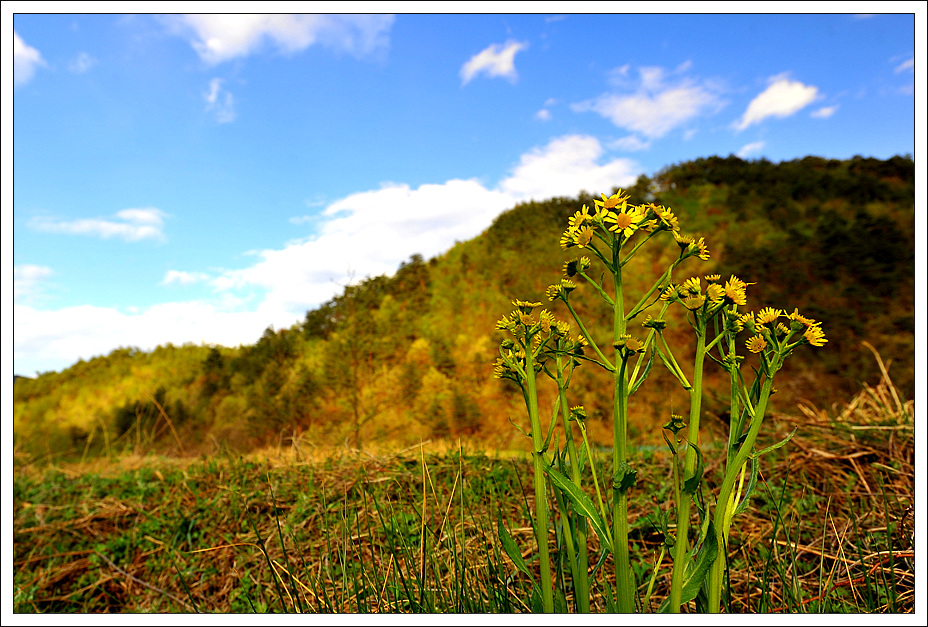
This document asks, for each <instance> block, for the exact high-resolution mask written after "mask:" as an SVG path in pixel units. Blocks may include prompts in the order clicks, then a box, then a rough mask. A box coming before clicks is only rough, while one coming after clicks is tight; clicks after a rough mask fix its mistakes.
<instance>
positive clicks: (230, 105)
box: [203, 78, 235, 124]
mask: <svg viewBox="0 0 928 627" xmlns="http://www.w3.org/2000/svg"><path fill="white" fill-rule="evenodd" d="M222 83H223V80H222V79H221V78H214V79H213V80H211V81H210V82H209V91H207V92H205V93H204V94H203V99H204V100H205V101H206V110H207V111H210V112H212V113H213V114H214V115H215V116H216V121H217V122H219V123H220V124H228V123H229V122H233V121H234V120H235V97H234V96H233V95H232V94H231V92H229V91H227V90H226V89H225V88H224V87H223V86H222Z"/></svg>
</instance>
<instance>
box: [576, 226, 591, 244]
mask: <svg viewBox="0 0 928 627" xmlns="http://www.w3.org/2000/svg"><path fill="white" fill-rule="evenodd" d="M592 240H593V229H591V228H590V227H588V226H581V227H580V228H579V229H578V230H577V232H576V234H575V235H574V242H575V243H576V244H577V246H579V247H580V248H583V247H585V246H587V245H588V244H589V243H590V242H591V241H592Z"/></svg>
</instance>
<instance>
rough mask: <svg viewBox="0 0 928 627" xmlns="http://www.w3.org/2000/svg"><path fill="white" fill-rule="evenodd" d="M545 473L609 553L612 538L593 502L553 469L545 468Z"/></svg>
mask: <svg viewBox="0 0 928 627" xmlns="http://www.w3.org/2000/svg"><path fill="white" fill-rule="evenodd" d="M545 472H546V473H547V474H548V476H549V477H550V478H551V483H552V484H553V485H554V486H555V487H556V488H558V489H559V490H560V491H561V492H563V493H564V494H566V495H567V498H569V499H570V502H571V504H572V505H573V506H574V511H576V512H577V513H578V514H580V515H581V516H586V517H587V518H589V520H590V523H592V525H593V529H594V530H595V531H596V535H597V536H599V541H600V543H601V544H602V545H603V546H604V547H606V548H607V549H609V552H610V553H611V552H612V536H611V535H610V534H609V531H608V529H607V527H606V523H605V522H604V521H603V518H602V516H600V515H599V512H598V511H597V510H596V506H595V505H593V500H592V499H591V498H590V497H589V496H587V495H586V493H585V492H583V491H582V490H581V489H580V488H578V487H577V486H576V485H574V483H573V482H572V481H571V480H570V479H568V478H567V477H565V476H564V475H563V474H561V473H560V472H558V471H557V470H556V469H555V468H553V467H551V466H548V467H547V468H545Z"/></svg>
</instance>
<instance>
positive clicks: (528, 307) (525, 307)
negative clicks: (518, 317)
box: [512, 300, 541, 313]
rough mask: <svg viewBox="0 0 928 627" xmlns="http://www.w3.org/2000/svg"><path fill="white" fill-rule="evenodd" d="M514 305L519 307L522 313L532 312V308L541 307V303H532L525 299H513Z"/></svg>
mask: <svg viewBox="0 0 928 627" xmlns="http://www.w3.org/2000/svg"><path fill="white" fill-rule="evenodd" d="M512 306H513V307H515V308H517V309H518V310H519V311H521V312H522V313H532V309H534V308H535V307H541V303H530V302H528V301H524V300H514V301H512Z"/></svg>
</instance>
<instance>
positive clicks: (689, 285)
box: [682, 276, 702, 296]
mask: <svg viewBox="0 0 928 627" xmlns="http://www.w3.org/2000/svg"><path fill="white" fill-rule="evenodd" d="M682 289H684V290H686V291H687V292H689V293H690V294H692V295H694V296H695V295H696V294H699V293H701V292H702V284H701V283H700V282H699V277H698V276H694V277H690V278H688V279H687V280H686V281H684V282H683V286H682Z"/></svg>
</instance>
